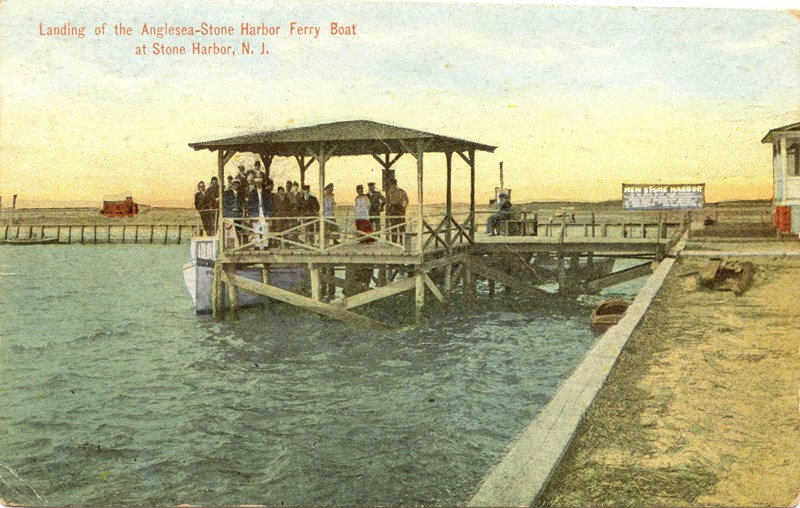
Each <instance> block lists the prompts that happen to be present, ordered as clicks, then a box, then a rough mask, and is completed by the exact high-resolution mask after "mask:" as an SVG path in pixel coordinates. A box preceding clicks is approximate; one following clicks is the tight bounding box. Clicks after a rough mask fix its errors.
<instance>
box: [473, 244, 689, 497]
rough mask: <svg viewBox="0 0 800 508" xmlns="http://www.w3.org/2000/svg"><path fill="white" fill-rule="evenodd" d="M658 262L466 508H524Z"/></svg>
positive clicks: (596, 386) (663, 267)
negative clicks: (622, 312)
mask: <svg viewBox="0 0 800 508" xmlns="http://www.w3.org/2000/svg"><path fill="white" fill-rule="evenodd" d="M674 263H675V258H672V257H669V258H666V259H664V260H663V261H662V262H661V263H660V264H659V266H658V268H657V269H656V270H655V272H653V274H652V275H651V276H650V277H649V279H648V280H647V282H646V284H645V286H644V287H643V288H642V290H641V291H640V292H639V294H638V295H637V296H636V299H635V300H634V302H633V303H632V304H631V306H630V307H629V308H628V312H627V313H626V315H625V317H624V318H623V319H622V320H621V321H620V322H619V324H617V325H616V326H614V327H612V328H611V329H609V330H608V331H607V332H606V333H605V334H604V335H603V336H602V337H600V339H598V341H597V343H596V344H595V345H594V346H593V347H592V349H590V350H589V352H588V353H587V354H586V357H585V358H584V360H583V361H582V362H581V363H580V365H578V367H577V368H576V369H575V370H574V371H573V373H572V374H571V375H570V377H569V378H567V379H566V380H565V381H564V383H562V385H561V386H560V387H559V389H558V390H557V391H556V393H555V395H554V396H553V398H552V399H551V400H550V402H548V403H547V404H546V405H545V406H544V407H543V408H542V410H541V411H540V412H539V414H538V415H537V416H536V418H534V420H533V421H532V422H531V423H530V425H528V427H526V428H525V429H524V430H523V431H522V432H521V433H520V434H519V436H517V438H516V439H515V441H514V442H513V443H512V444H511V445H510V446H509V448H508V449H507V450H506V452H505V453H504V454H503V457H502V458H501V459H500V460H499V461H498V462H497V463H496V464H495V465H494V466H493V467H492V468H491V469H490V470H489V473H488V474H487V475H486V477H485V478H484V480H483V482H482V483H481V485H480V486H479V487H478V489H477V491H476V492H475V494H474V495H473V496H472V497H471V498H470V499H469V500H467V502H466V505H467V506H530V505H531V504H532V503H534V501H535V500H536V498H537V496H538V495H539V494H540V493H541V491H542V489H543V488H544V486H545V484H546V482H547V480H548V479H549V477H550V475H551V474H552V472H553V470H554V469H555V467H556V466H557V465H558V463H559V461H560V460H561V457H562V456H563V454H564V452H565V451H566V449H567V447H568V446H569V444H570V442H571V441H572V438H573V437H574V435H575V432H576V430H577V428H578V425H579V424H580V422H581V419H582V418H583V416H584V414H585V413H586V411H587V410H588V409H589V408H590V407H591V405H592V402H593V401H594V398H595V396H596V395H597V393H598V391H599V390H600V388H601V387H602V386H603V383H604V382H605V380H606V378H607V377H608V374H609V373H610V372H611V368H612V367H613V365H614V363H615V362H616V361H617V358H618V356H619V354H620V353H621V352H622V349H623V348H624V347H625V344H626V342H627V341H628V338H629V337H630V336H631V334H632V333H633V332H634V330H635V329H636V327H637V326H638V325H639V323H640V321H641V319H642V317H643V316H644V314H645V312H647V309H648V307H649V306H650V303H651V302H652V301H653V298H654V297H655V296H656V294H657V293H658V291H659V289H660V288H661V286H662V284H663V283H664V280H665V279H666V278H667V275H668V274H669V272H670V269H671V268H672V266H673V264H674Z"/></svg>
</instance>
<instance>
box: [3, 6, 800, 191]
mask: <svg viewBox="0 0 800 508" xmlns="http://www.w3.org/2000/svg"><path fill="white" fill-rule="evenodd" d="M202 22H207V23H211V24H213V25H217V26H227V25H230V26H233V27H234V29H235V35H233V36H216V37H202V36H182V37H178V36H165V37H162V38H159V37H156V36H149V35H142V34H141V30H142V26H143V24H144V23H147V24H149V25H154V26H159V25H163V24H164V23H168V24H170V25H172V26H200V23H202ZM243 22H249V23H253V24H261V23H262V22H263V23H265V24H267V25H274V26H279V27H280V29H279V30H280V31H279V33H278V35H276V36H266V37H261V36H253V37H249V36H242V35H240V33H239V30H240V24H241V23H243ZM292 22H296V23H297V24H298V25H303V26H319V27H320V34H319V36H318V37H316V38H315V37H314V36H313V35H311V36H308V35H305V36H304V35H296V34H290V33H289V28H290V23H292ZM331 22H336V23H338V24H339V25H344V26H352V25H353V24H355V29H356V34H355V35H342V36H333V35H331V34H330V31H329V27H330V23H331ZM65 23H69V26H71V27H81V26H82V27H85V36H84V37H82V38H81V37H77V36H51V35H41V33H42V31H44V32H47V30H48V28H49V27H59V26H64V24H65ZM104 23H105V28H104V30H105V31H104V33H103V34H102V35H95V30H96V29H97V30H100V27H101V26H103V24H104ZM117 23H123V24H124V25H126V26H128V27H131V28H132V29H133V34H132V35H130V36H126V35H119V36H118V35H115V34H114V25H116V24H117ZM243 40H245V41H246V40H249V41H250V42H252V45H253V49H254V51H255V52H256V53H258V52H259V51H260V47H261V42H263V43H264V44H265V47H266V48H267V49H268V50H269V54H267V55H258V54H254V55H242V54H241V42H242V41H243ZM193 42H201V43H203V44H211V43H212V42H216V43H218V44H219V45H231V46H232V48H233V49H236V50H237V54H236V55H235V56H213V55H212V56H203V55H192V54H191V51H190V50H191V45H192V43H193ZM153 43H163V44H165V45H169V46H185V47H186V48H187V50H189V52H190V54H188V55H183V56H180V55H155V54H153V47H152V45H153ZM142 45H144V46H145V47H147V54H145V55H141V54H140V55H137V54H136V48H137V47H140V46H142ZM799 56H800V19H798V18H797V17H795V16H793V15H791V14H790V13H788V12H787V11H786V10H782V9H778V8H771V9H763V10H755V9H708V8H658V7H642V6H638V7H637V6H622V7H601V6H575V5H572V6H543V5H520V4H510V3H494V4H474V3H473V4H469V3H466V4H465V3H423V2H413V3H402V2H379V3H370V2H362V1H359V2H341V1H327V2H315V3H297V2H291V3H290V2H262V1H245V0H230V1H226V2H216V1H210V0H208V1H199V2H192V3H188V2H178V1H173V2H160V1H159V2H156V1H155V0H153V1H130V0H128V1H121V0H106V1H103V0H101V1H89V0H83V1H69V0H66V1H63V0H62V1H58V2H50V1H49V0H45V1H44V2H25V1H22V0H5V1H3V2H2V3H0V196H2V197H3V202H4V204H6V203H9V202H10V200H11V195H13V194H18V195H19V201H18V206H20V207H25V206H53V205H73V206H79V205H88V206H98V207H99V206H100V205H101V201H102V199H103V198H104V197H110V196H116V195H120V194H126V193H127V192H131V193H132V194H133V196H134V198H135V199H136V200H137V201H138V202H141V203H145V204H150V205H153V206H191V205H192V196H193V193H194V189H195V187H196V184H197V182H198V180H205V181H206V182H207V181H208V179H209V178H210V177H211V176H212V175H214V174H216V156H215V154H213V153H211V152H208V151H200V152H195V151H194V150H192V149H191V148H189V146H188V143H190V142H196V141H204V140H209V139H218V138H221V137H226V136H229V135H236V134H241V133H248V132H256V131H265V130H273V129H282V128H287V127H295V126H306V125H313V124H317V123H324V122H332V121H339V120H354V119H367V120H374V121H377V122H383V123H388V124H393V125H399V126H403V127H409V128H414V129H418V130H423V131H428V132H434V133H438V134H443V135H446V136H452V137H459V138H464V139H468V140H471V141H476V142H479V143H484V144H489V145H493V146H497V147H498V149H497V150H496V151H495V153H482V152H479V154H478V157H477V172H478V180H477V189H478V190H477V192H476V194H477V199H478V201H479V202H483V201H487V200H488V199H489V198H490V197H492V194H493V190H492V189H493V188H494V186H495V185H497V184H498V178H499V176H498V166H499V162H501V161H502V162H503V163H504V170H505V171H504V172H505V184H506V186H507V187H510V188H512V189H513V197H514V200H515V201H516V202H525V201H532V200H564V199H566V200H607V199H620V198H621V184H622V183H705V184H706V199H707V200H708V201H719V200H729V199H758V198H771V197H772V171H771V167H772V166H771V154H772V152H771V149H770V147H769V146H766V145H762V144H761V142H760V141H761V139H762V138H763V136H764V135H765V134H766V132H767V131H768V130H770V129H772V128H775V127H779V126H782V125H786V124H789V123H793V122H797V121H800V79H797V78H798V76H800V58H798V57H799ZM253 160H254V158H253V156H252V155H250V154H239V155H237V156H236V157H234V159H233V160H232V162H231V165H229V169H233V166H235V164H237V163H238V162H240V161H241V162H244V163H245V164H246V165H248V166H249V165H251V164H252V162H253ZM455 160H456V164H455V166H454V182H455V186H454V190H453V198H454V200H455V201H461V202H464V201H467V200H468V199H469V189H468V180H465V178H468V174H469V172H468V168H467V167H466V165H464V164H463V163H460V160H459V159H458V158H456V159H455ZM415 167H416V166H415V161H414V159H413V158H411V157H410V156H405V157H403V158H401V159H400V162H399V163H398V166H397V168H398V170H397V176H398V179H399V180H400V184H401V186H402V187H405V188H406V190H408V191H409V195H411V196H412V201H413V198H414V196H416V187H415V184H416V175H415ZM425 168H426V171H425V187H424V191H425V200H426V202H441V201H443V200H444V180H445V177H444V157H443V156H442V155H440V154H432V155H427V156H426V157H425ZM273 175H274V176H275V177H276V179H278V178H280V179H281V180H286V179H287V178H291V179H295V180H296V179H299V174H298V170H297V165H296V162H294V160H288V159H276V161H275V162H274V164H273ZM308 175H309V177H310V180H311V181H312V182H315V181H316V168H315V167H312V169H310V170H309V173H308ZM327 178H328V179H329V180H332V181H334V182H335V183H337V189H338V191H337V198H338V201H339V202H348V201H352V199H353V196H354V195H355V191H354V188H355V185H356V184H358V183H366V182H367V181H378V182H380V177H379V170H378V166H377V164H376V163H375V162H374V161H373V160H372V159H371V158H370V157H354V158H340V159H334V160H332V161H331V162H330V163H329V165H328V167H327Z"/></svg>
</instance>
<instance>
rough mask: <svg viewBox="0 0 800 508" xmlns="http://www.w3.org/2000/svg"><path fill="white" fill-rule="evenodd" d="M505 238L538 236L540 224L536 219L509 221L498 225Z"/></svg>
mask: <svg viewBox="0 0 800 508" xmlns="http://www.w3.org/2000/svg"><path fill="white" fill-rule="evenodd" d="M497 228H498V229H499V230H500V234H501V235H503V236H536V235H537V234H538V229H539V223H538V221H537V220H536V219H508V220H504V221H500V222H499V223H498V224H497Z"/></svg>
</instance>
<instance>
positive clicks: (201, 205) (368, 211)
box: [194, 161, 408, 243]
mask: <svg viewBox="0 0 800 508" xmlns="http://www.w3.org/2000/svg"><path fill="white" fill-rule="evenodd" d="M367 186H368V191H367V192H364V186H363V185H358V186H357V187H356V193H357V196H356V199H355V217H356V223H355V226H356V229H357V230H358V231H360V232H361V234H362V235H363V236H365V238H363V239H362V241H363V242H364V243H371V242H373V241H374V240H375V239H374V237H370V236H366V235H371V234H373V233H375V232H377V231H378V230H380V229H381V219H380V216H381V213H382V212H383V211H384V209H385V211H386V215H387V217H389V218H388V221H389V225H390V227H393V229H392V231H391V233H392V234H391V237H392V241H396V242H402V236H403V233H404V231H405V227H404V225H403V224H404V223H405V213H406V207H407V206H408V195H407V194H406V192H405V191H404V190H402V189H400V188H399V187H398V186H397V180H395V179H393V178H392V179H391V180H390V185H389V189H388V190H387V193H386V196H385V197H384V196H383V194H381V192H380V191H379V190H377V189H376V188H375V182H369V183H368V184H367ZM219 190H220V189H219V182H218V180H217V177H212V178H211V180H210V182H209V186H208V188H206V185H205V183H204V182H202V181H201V182H199V183H198V184H197V191H196V192H195V196H194V206H195V209H196V210H197V211H198V213H199V214H200V219H201V221H202V224H203V230H204V231H205V233H206V235H209V236H211V235H214V234H216V222H217V217H218V213H219V208H220V199H219ZM221 205H222V215H223V217H226V218H251V219H253V220H252V221H250V223H249V227H250V228H251V229H252V230H253V232H254V233H255V234H256V235H263V234H265V233H266V232H268V231H272V232H281V231H286V230H288V229H290V228H294V227H296V226H298V225H301V224H302V223H303V222H304V220H303V218H314V217H318V216H319V212H320V202H319V200H318V199H317V198H316V196H314V195H313V194H311V187H310V186H309V185H302V186H301V185H300V184H298V183H297V182H293V181H291V180H287V181H286V186H285V187H284V186H279V187H278V188H277V189H274V182H273V181H272V179H270V178H269V177H268V176H267V175H266V172H265V171H264V170H263V169H262V167H261V163H260V161H256V162H255V167H254V168H253V169H250V170H245V166H244V164H239V165H238V173H237V174H236V175H235V176H234V175H229V176H228V182H227V186H226V187H225V190H224V191H223V193H222V203H221ZM321 206H322V213H323V216H324V218H325V221H326V226H325V227H326V230H327V232H329V234H326V237H328V238H330V239H332V241H333V242H334V243H338V237H339V232H338V227H337V225H336V223H335V214H334V208H335V206H336V201H335V198H334V185H333V184H332V183H329V184H328V185H326V186H325V189H324V192H323V196H322V205H321ZM267 219H269V220H267ZM305 222H309V224H308V225H307V227H306V228H298V229H302V232H301V231H299V230H298V231H297V233H296V234H295V235H293V239H294V240H295V241H297V240H299V239H300V236H301V233H303V236H304V238H303V240H304V241H306V242H307V243H310V238H311V237H312V236H313V234H314V233H315V232H316V231H318V229H319V227H318V223H311V221H309V220H306V221H305ZM237 236H238V237H239V240H243V239H244V238H243V236H247V235H242V233H241V232H238V234H237V232H236V231H235V230H234V229H233V227H232V226H230V225H227V229H226V231H225V237H226V238H230V239H233V238H235V237H237Z"/></svg>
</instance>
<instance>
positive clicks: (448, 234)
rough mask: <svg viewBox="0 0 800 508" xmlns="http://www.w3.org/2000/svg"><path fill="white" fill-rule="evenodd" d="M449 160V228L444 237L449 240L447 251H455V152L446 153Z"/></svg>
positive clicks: (449, 252) (447, 212) (447, 218)
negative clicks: (453, 184)
mask: <svg viewBox="0 0 800 508" xmlns="http://www.w3.org/2000/svg"><path fill="white" fill-rule="evenodd" d="M444 157H445V160H446V161H447V198H446V201H447V210H446V211H445V213H446V214H447V217H446V220H447V229H446V230H445V231H444V238H445V240H446V241H447V253H448V254H452V253H453V224H452V222H453V187H452V183H453V152H445V153H444Z"/></svg>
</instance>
